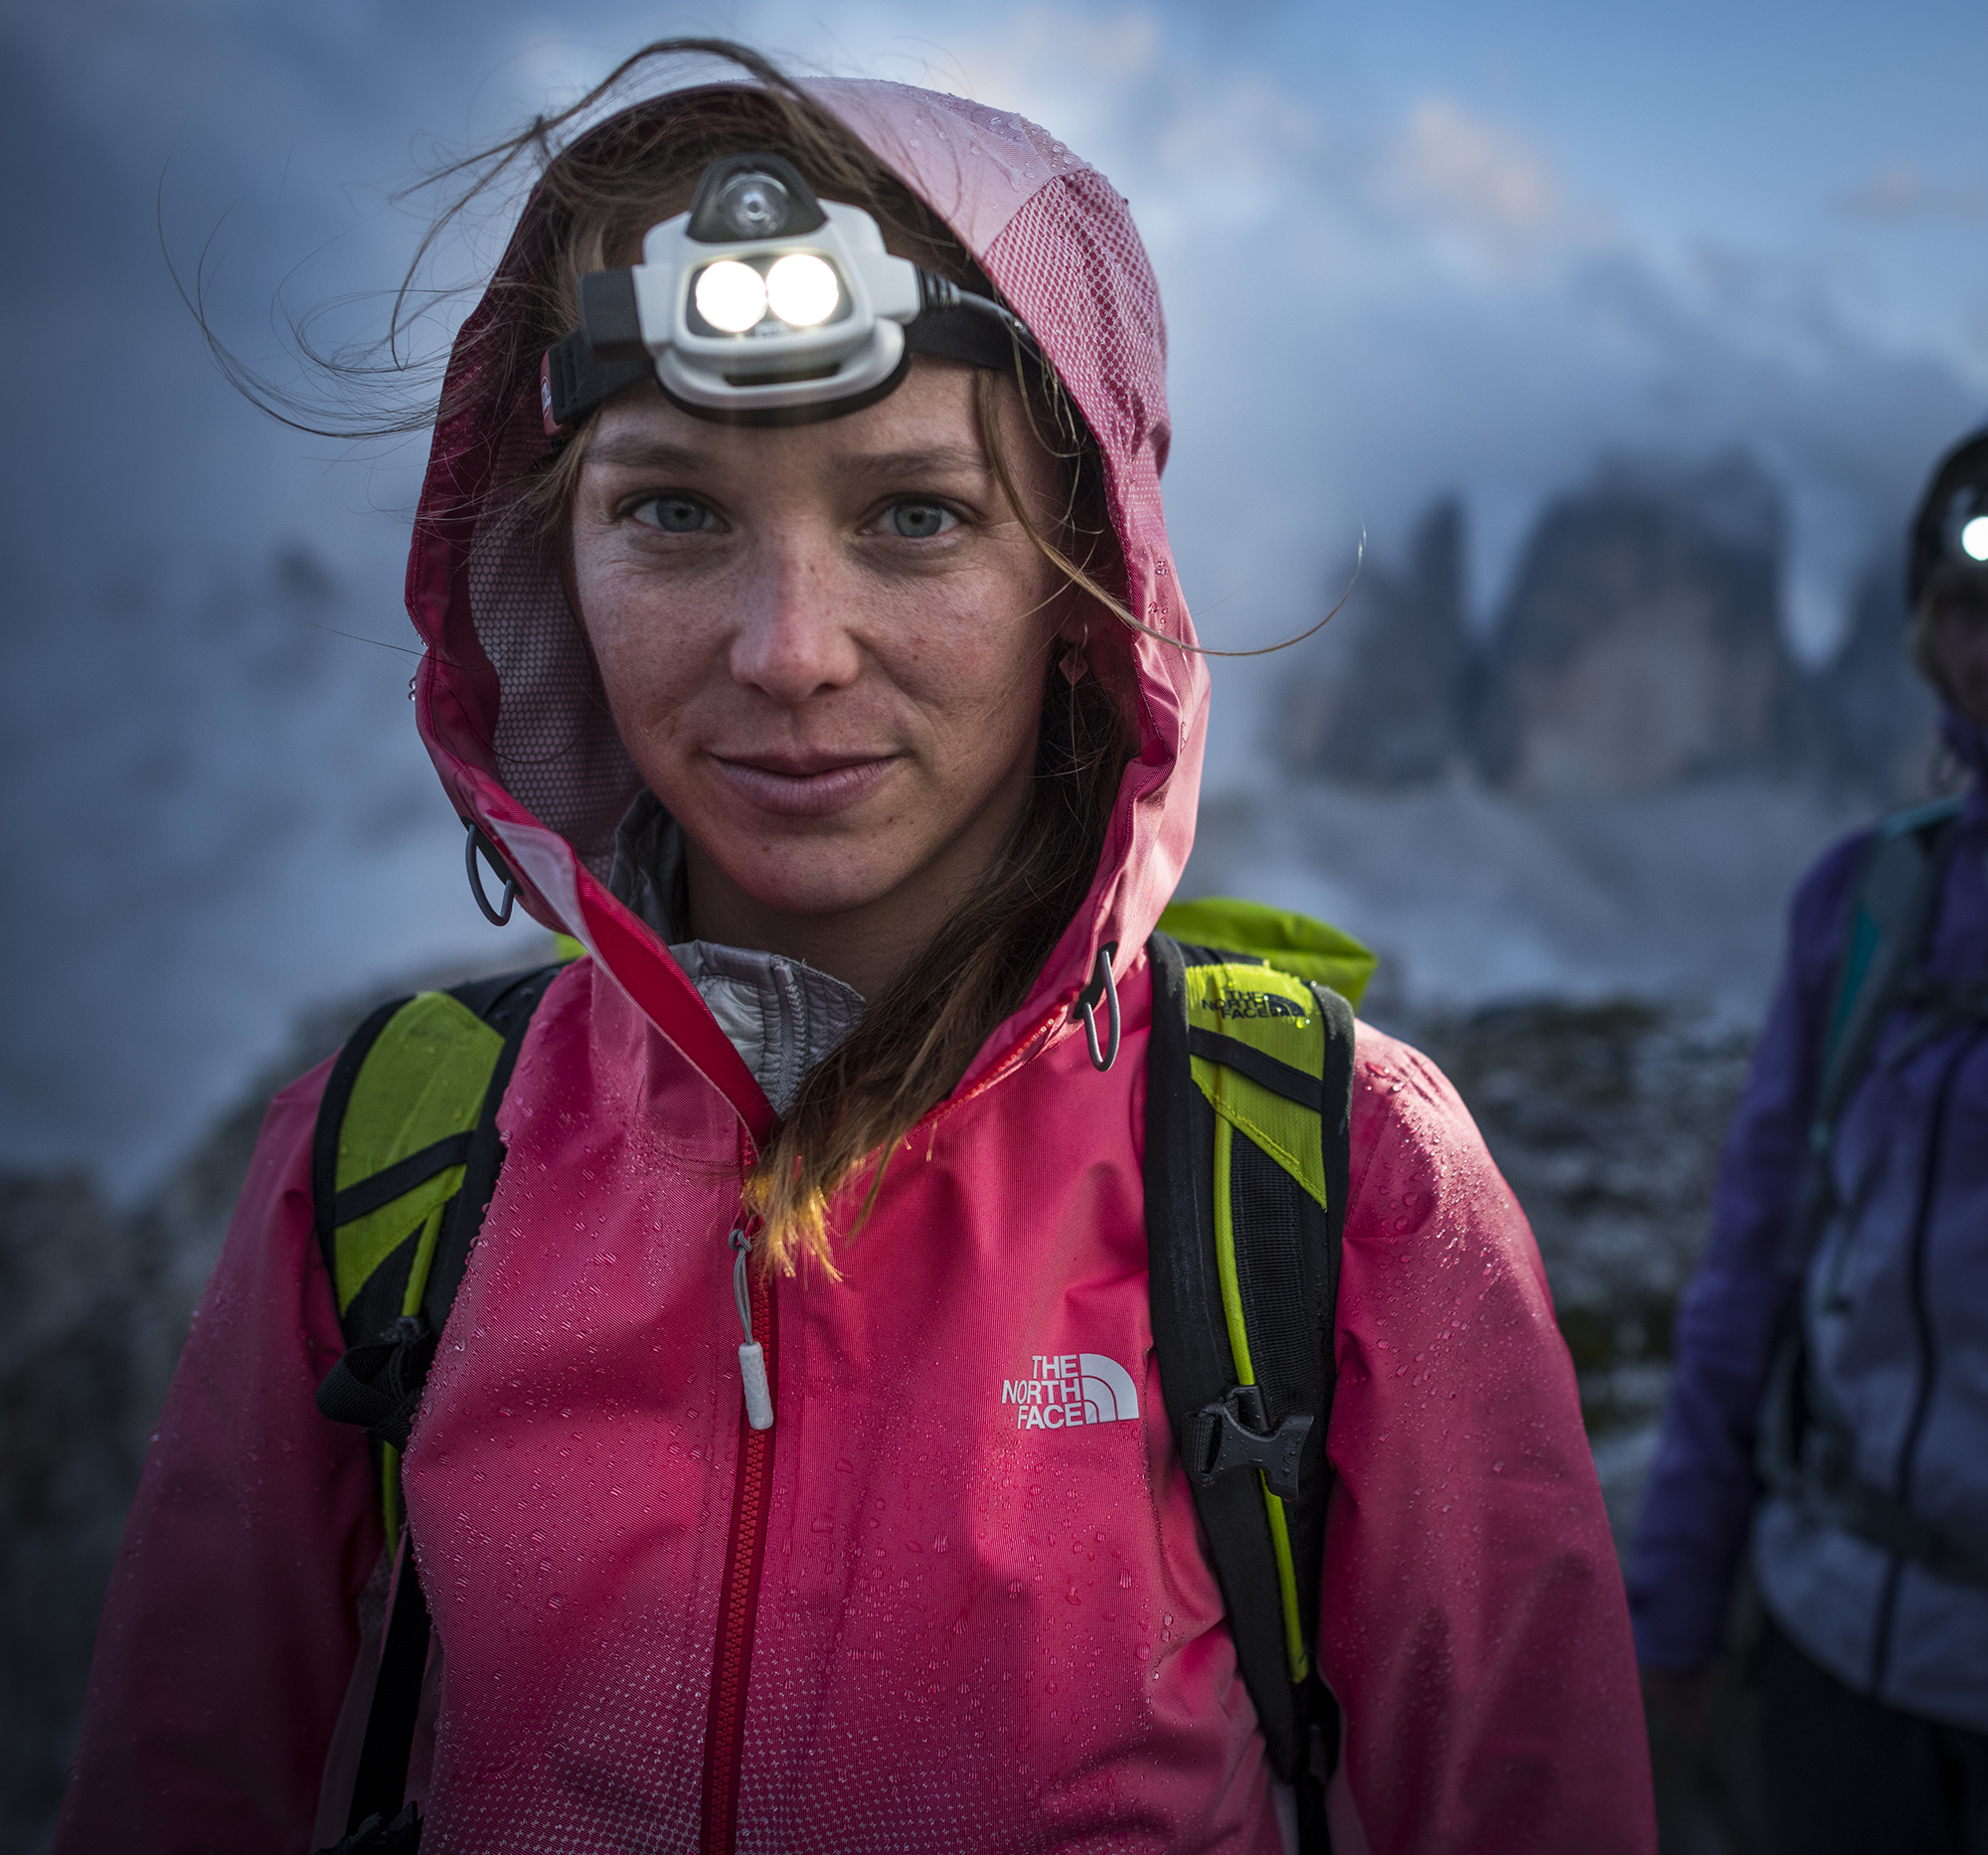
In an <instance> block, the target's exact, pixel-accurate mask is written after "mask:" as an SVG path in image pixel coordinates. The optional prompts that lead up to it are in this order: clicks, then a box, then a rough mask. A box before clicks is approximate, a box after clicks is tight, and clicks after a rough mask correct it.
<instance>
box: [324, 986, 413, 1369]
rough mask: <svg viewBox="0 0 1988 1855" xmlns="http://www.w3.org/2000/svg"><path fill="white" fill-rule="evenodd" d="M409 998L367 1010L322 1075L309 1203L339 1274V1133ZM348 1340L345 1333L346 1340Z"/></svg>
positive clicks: (327, 1259)
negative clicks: (373, 1057)
mask: <svg viewBox="0 0 1988 1855" xmlns="http://www.w3.org/2000/svg"><path fill="white" fill-rule="evenodd" d="M409 1002H410V999H409V998H390V999H389V1000H388V1001H387V1002H386V1003H385V1004H384V1005H382V1006H381V1007H380V1008H379V1009H378V1010H377V1011H374V1012H372V1013H370V1014H369V1015H368V1016H367V1017H366V1019H365V1020H364V1021H363V1022H362V1023H361V1024H360V1026H359V1028H358V1029H357V1030H356V1031H354V1032H353V1033H352V1035H351V1036H350V1037H348V1038H347V1039H346V1040H345V1044H344V1047H343V1048H342V1049H340V1051H339V1053H338V1055H337V1056H336V1057H335V1058H334V1059H333V1060H332V1065H331V1074H330V1075H329V1076H328V1077H326V1078H325V1084H324V1094H323V1096H321V1097H320V1098H319V1100H318V1108H317V1123H316V1125H315V1127H314V1128H313V1129H312V1133H311V1207H312V1212H313V1216H314V1220H315V1222H316V1225H317V1248H318V1254H319V1255H320V1256H321V1257H323V1258H324V1272H325V1273H326V1274H327V1275H328V1276H330V1277H331V1279H332V1280H333V1281H334V1282H336V1281H337V1280H338V1223H339V1219H338V1136H339V1132H340V1130H341V1129H342V1128H343V1127H344V1125H345V1110H346V1109H347V1108H348V1107H349V1106H350V1105H351V1104H352V1085H353V1084H354V1083H356V1082H357V1081H358V1080H359V1071H360V1068H361V1066H362V1065H363V1064H364V1063H365V1061H366V1059H367V1057H368V1056H369V1055H370V1054H371V1053H372V1050H373V1046H374V1045H375V1044H376V1043H378V1042H379V1040H380V1033H381V1032H382V1031H384V1030H385V1029H386V1028H387V1026H388V1025H389V1024H390V1023H391V1022H392V1021H393V1017H394V1014H395V1013H396V1012H398V1011H399V1010H400V1009H401V1007H402V1006H403V1005H405V1004H408V1003H409ZM351 1343H352V1336H351V1335H350V1334H347V1336H346V1344H347V1345H348V1346H349V1345H350V1344H351Z"/></svg>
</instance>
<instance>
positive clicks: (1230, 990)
mask: <svg viewBox="0 0 1988 1855" xmlns="http://www.w3.org/2000/svg"><path fill="white" fill-rule="evenodd" d="M1220 997H1221V1000H1222V1015H1223V1016H1224V1017H1225V1018H1297V1019H1299V1020H1300V1021H1302V1020H1303V1018H1304V1016H1305V1008H1304V1007H1303V1006H1302V1005H1301V1004H1299V1003H1298V1001H1297V1000H1296V999H1294V998H1286V997H1284V995H1283V994H1282V993H1281V992H1244V991H1242V990H1240V989H1239V988H1238V987H1236V986H1233V985H1232V986H1227V987H1225V988H1224V989H1223V991H1222V993H1221V994H1220Z"/></svg>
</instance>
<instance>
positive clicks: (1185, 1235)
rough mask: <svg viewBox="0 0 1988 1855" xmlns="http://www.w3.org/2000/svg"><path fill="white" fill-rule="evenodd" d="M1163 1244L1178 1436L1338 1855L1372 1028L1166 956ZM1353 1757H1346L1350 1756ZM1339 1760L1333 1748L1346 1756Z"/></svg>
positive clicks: (1164, 1325)
mask: <svg viewBox="0 0 1988 1855" xmlns="http://www.w3.org/2000/svg"><path fill="white" fill-rule="evenodd" d="M1147 954H1148V957H1149V959H1150V960H1151V962H1152V968H1153V1028H1152V1034H1151V1041H1150V1046H1149V1054H1148V1058H1147V1065H1148V1067H1147V1086H1146V1103H1147V1106H1146V1160H1145V1173H1146V1179H1145V1183H1146V1232H1147V1248H1148V1256H1149V1263H1150V1270H1151V1295H1152V1318H1153V1338H1154V1345H1155V1349H1156V1352H1157V1354H1158V1359H1159V1368H1160V1387H1161V1392H1162V1395H1163V1396H1164V1398H1165V1400H1166V1405H1167V1415H1168V1418H1169V1420H1170V1422H1171V1423H1172V1426H1173V1431H1174V1436H1175V1439H1176V1441H1177V1443H1178V1444H1179V1447H1180V1451H1181V1458H1182V1461H1183V1463H1184V1464H1185V1465H1186V1467H1187V1470H1188V1480H1189V1484H1190V1486H1191V1487H1192V1489H1193V1492H1194V1499H1195V1506H1196V1510H1197V1512H1198V1513H1199V1515H1200V1517H1201V1522H1202V1527H1203V1530H1204V1532H1205V1533H1206V1534H1207V1537H1208V1542H1209V1551H1210V1554H1211V1557H1212V1558H1213V1561H1214V1564H1215V1571H1216V1576H1217V1578H1218V1580H1219V1581H1220V1583H1221V1586H1222V1591H1223V1597H1224V1600H1225V1602H1227V1604H1228V1607H1229V1621H1230V1629H1231V1633H1232V1634H1233V1635H1234V1637H1235V1640H1236V1648H1237V1659H1238V1661H1239V1663H1240V1665H1241V1667H1242V1671H1243V1680H1244V1682H1245V1683H1246V1684H1247V1686H1248V1689H1249V1694H1250V1698H1251V1699H1252V1700H1253V1701H1254V1703H1255V1706H1256V1712H1257V1716H1258V1718H1259V1720H1260V1721H1261V1723H1262V1727H1263V1735H1264V1740H1265V1743H1266V1745H1267V1747H1268V1750H1269V1755H1270V1761H1271V1764H1272V1766H1273V1768H1274V1769H1275V1770H1276V1771H1277V1773H1278V1775H1279V1776H1280V1777H1282V1778H1283V1779H1284V1780H1285V1781H1286V1782H1288V1783H1292V1784H1294V1785H1295V1786H1296V1787H1297V1792H1298V1806H1299V1821H1300V1842H1301V1846H1302V1847H1304V1848H1305V1849H1306V1850H1307V1851H1310V1850H1313V1849H1319V1848H1323V1847H1324V1846H1325V1843H1324V1840H1323V1836H1324V1798H1323V1791H1322V1789H1321V1787H1320V1786H1319V1784H1318V1782H1317V1780H1316V1779H1315V1778H1314V1777H1313V1776H1312V1775H1311V1770H1310V1766H1311V1749H1312V1737H1313V1733H1314V1732H1315V1731H1316V1730H1319V1729H1325V1730H1326V1731H1327V1732H1328V1733H1329V1734H1330V1730H1331V1718H1330V1699H1329V1696H1327V1695H1326V1693H1325V1690H1324V1688H1323V1686H1322V1684H1321V1683H1319V1682H1318V1680H1317V1679H1316V1675H1315V1670H1314V1667H1313V1660H1312V1656H1313V1646H1314V1644H1315V1642H1316V1640H1317V1634H1318V1601H1319V1586H1320V1578H1321V1573H1322V1568H1323V1564H1324V1551H1325V1506H1326V1496H1327V1492H1328V1483H1329V1474H1330V1470H1329V1466H1328V1463H1327V1460H1326V1454H1325V1434H1326V1425H1327V1420H1328V1418H1329V1416H1330V1413H1331V1408H1332V1388H1333V1350H1334V1324H1335V1323H1334V1311H1335V1306H1336V1303H1337V1299H1338V1291H1339V1260H1340V1248H1341V1243H1342V1239H1343V1235H1344V1230H1345V1217H1346V1193H1347V1178H1348V1172H1349V1143H1350V1127H1351V1101H1352V1075H1353V1012H1352V1008H1351V1006H1349V1005H1348V1004H1347V1002H1346V1001H1345V999H1344V998H1342V997H1341V996H1340V995H1339V994H1338V993H1337V992H1334V991H1332V990H1331V989H1330V988H1328V987H1327V986H1325V985H1323V984H1320V983H1318V982H1316V981H1313V980H1308V979H1305V978H1302V977H1299V976H1297V975H1296V974H1294V973H1290V972H1286V971H1282V970H1280V969H1279V968H1278V966H1276V965H1274V964H1265V963H1263V962H1262V961H1260V960H1258V959H1255V958H1253V957H1251V956H1250V955H1248V954H1245V953H1234V952H1225V951H1221V950H1218V949H1214V948H1209V947H1203V946H1197V945H1192V944H1184V943H1182V942H1180V941H1177V940H1175V939H1173V938H1172V937H1171V936H1170V935H1168V934H1165V933H1156V934H1155V935H1154V936H1153V938H1152V939H1151V940H1150V941H1149V942H1148V943H1147ZM1333 1738H1334V1739H1335V1740H1336V1736H1333ZM1333 1750H1336V1744H1329V1746H1328V1752H1329V1753H1330V1752H1331V1751H1333Z"/></svg>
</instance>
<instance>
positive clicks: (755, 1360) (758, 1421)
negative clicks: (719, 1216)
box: [732, 1230, 773, 1430]
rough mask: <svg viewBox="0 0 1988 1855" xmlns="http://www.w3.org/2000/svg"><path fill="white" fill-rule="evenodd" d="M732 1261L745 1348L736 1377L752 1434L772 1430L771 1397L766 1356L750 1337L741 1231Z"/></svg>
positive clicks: (747, 1241) (748, 1247)
mask: <svg viewBox="0 0 1988 1855" xmlns="http://www.w3.org/2000/svg"><path fill="white" fill-rule="evenodd" d="M732 1249H733V1252H734V1255H735V1258H736V1260H735V1261H734V1263H733V1265H732V1298H733V1299H734V1300H735V1301H737V1302H738V1303H739V1324H740V1325H741V1326H742V1327H744V1328H745V1345H744V1346H742V1347H740V1349H739V1376H740V1378H741V1380H742V1381H743V1382H744V1384H745V1422H746V1423H747V1424H749V1425H750V1426H751V1427H752V1428H753V1429H754V1430H771V1429H772V1428H773V1394H772V1390H771V1388H770V1387H769V1386H768V1385H767V1383H766V1352H765V1349H764V1348H763V1347H762V1346H761V1345H760V1344H759V1342H758V1341H757V1340H755V1339H754V1338H753V1337H752V1288H751V1284H750V1283H749V1282H748V1281H747V1280H746V1278H745V1259H746V1258H747V1257H748V1256H750V1255H751V1254H752V1239H751V1238H750V1237H749V1236H748V1235H747V1234H746V1233H745V1231H743V1230H735V1231H734V1232H733V1233H732Z"/></svg>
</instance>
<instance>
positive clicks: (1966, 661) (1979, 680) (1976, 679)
mask: <svg viewBox="0 0 1988 1855" xmlns="http://www.w3.org/2000/svg"><path fill="white" fill-rule="evenodd" d="M1932 647H1933V650H1934V651H1935V652H1936V653H1937V654H1938V657H1939V667H1940V669H1941V670H1942V671H1943V672H1944V674H1945V681H1946V687H1947V689H1948V691H1949V692H1950V693H1951V695H1952V697H1953V702H1954V706H1955V707H1956V708H1958V709H1960V710H1961V712H1962V713H1963V714H1965V715H1966V716H1967V718H1968V720H1969V721H1971V722H1974V723H1976V724H1977V725H1979V726H1981V727H1988V574H1983V575H1978V576H1977V575H1970V576H1969V579H1968V581H1967V582H1966V583H1965V584H1963V585H1961V586H1959V587H1957V588H1954V589H1952V590H1949V591H1948V592H1946V593H1945V595H1944V596H1943V597H1941V598H1940V599H1939V601H1938V603H1936V604H1935V605H1934V607H1933V611H1932Z"/></svg>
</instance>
